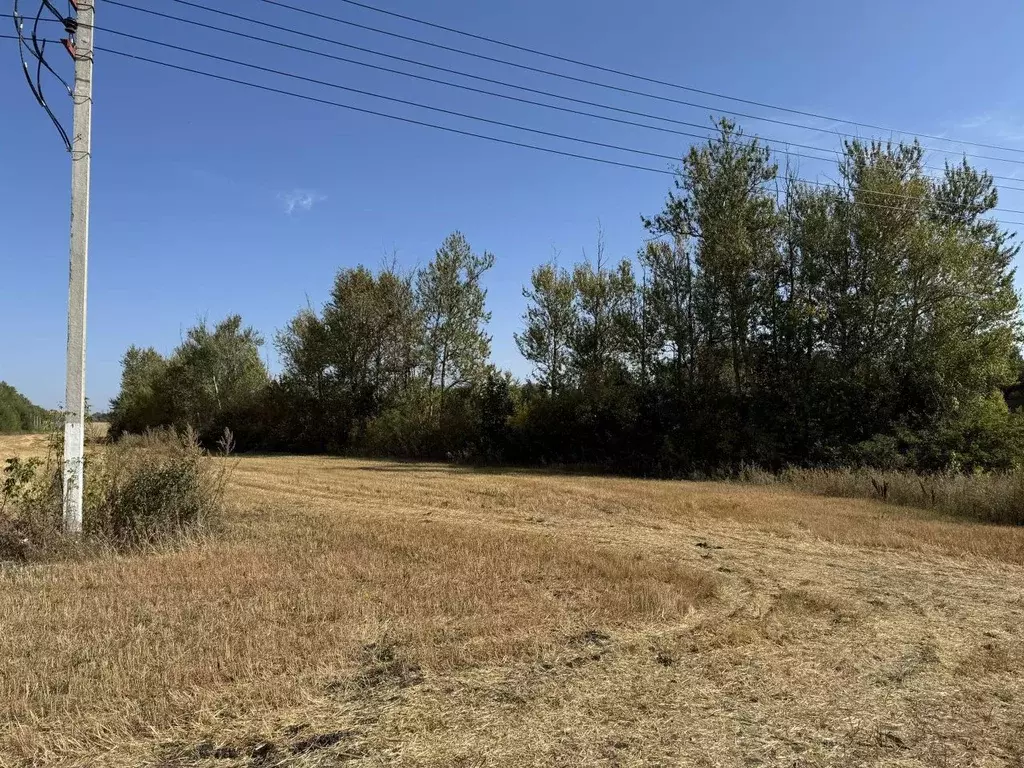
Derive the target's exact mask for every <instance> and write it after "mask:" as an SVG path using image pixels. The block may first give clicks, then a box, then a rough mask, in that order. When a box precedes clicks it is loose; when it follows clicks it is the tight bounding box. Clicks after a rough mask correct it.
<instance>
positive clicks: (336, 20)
mask: <svg viewBox="0 0 1024 768" xmlns="http://www.w3.org/2000/svg"><path fill="white" fill-rule="evenodd" d="M261 1H262V2H264V3H268V4H270V5H276V6H279V7H281V8H286V9H288V10H291V11H295V12H297V13H301V14H304V15H307V16H312V17H315V18H318V19H323V20H325V21H331V22H334V23H336V24H344V25H345V26H349V27H353V28H355V29H361V30H364V31H366V32H373V33H375V34H379V35H386V36H388V37H393V38H396V39H398V40H405V41H407V42H412V43H417V44H419V45H426V46H429V47H431V48H437V49H439V50H443V51H449V52H451V53H457V54H460V55H462V56H469V57H472V58H474V59H480V60H482V61H489V62H492V63H495V64H502V65H504V66H508V67H516V68H518V69H523V70H526V71H529V72H536V73H538V74H542V75H547V76H549V77H557V78H561V79H563V80H571V81H573V82H577V83H583V84H586V85H593V86H596V87H598V88H606V89H609V90H613V91H618V92H620V93H629V94H632V95H634V96H643V97H645V98H648V99H656V100H658V101H665V102H669V103H672V104H680V105H682V106H686V107H694V108H697V109H707V110H711V111H712V112H721V113H722V114H726V115H733V116H734V117H742V118H744V119H747V120H760V121H763V122H768V123H775V124H776V125H785V126H788V127H790V128H800V129H802V130H809V131H817V132H819V133H831V134H833V135H835V136H840V137H843V138H859V136H857V134H853V133H849V132H845V131H837V130H834V129H831V128H815V127H813V126H808V125H804V124H803V123H794V122H792V121H788V120H779V119H777V118H772V117H763V116H760V115H751V114H747V113H744V112H736V111H734V110H724V109H720V108H717V107H711V106H708V105H706V104H697V103H695V102H692V101H684V100H682V99H674V98H672V97H670V96H661V95H659V94H655V93H649V92H647V91H639V90H636V89H634V88H624V87H622V86H618V85H611V84H609V83H602V82H600V81H598V80H588V79H587V78H584V77H576V76H574V75H567V74H565V73H563V72H555V71H553V70H550V69H542V68H540V67H533V66H530V65H529V64H520V63H517V62H514V61H509V60H507V59H500V58H498V57H496V56H487V55H486V54H482V53H475V52H473V51H465V50H462V49H460V48H455V47H452V46H450V45H444V44H443V43H436V42H433V41H430V40H423V39H422V38H418V37H413V36H411V35H403V34H400V33H398V32H391V31H389V30H386V29H380V28H379V27H371V26H369V25H368V24H360V23H358V22H355V21H349V20H348V19H342V18H340V17H338V16H331V15H329V14H326V13H320V12H318V11H311V10H309V9H306V8H300V7H299V6H296V5H290V4H288V3H284V2H280V0H261ZM173 2H176V3H180V4H182V5H187V6H190V7H192V8H199V9H201V10H209V9H207V8H206V7H205V6H202V5H199V4H197V3H193V2H190V1H189V0H173ZM248 20H249V21H252V22H253V23H257V24H263V22H261V21H259V20H258V19H252V18H249V19H248ZM947 141H948V139H947ZM960 143H968V142H960ZM996 148H997V149H1005V150H1006V151H1014V152H1024V150H1014V149H1012V148H1009V147H996ZM924 149H928V150H929V151H934V152H943V153H945V154H953V153H954V150H940V149H937V148H934V147H924ZM965 154H967V153H965ZM969 156H971V157H976V158H978V159H980V160H992V161H996V162H1001V163H1020V164H1024V160H1010V159H1008V158H1005V157H991V156H988V155H977V154H971V155H969Z"/></svg>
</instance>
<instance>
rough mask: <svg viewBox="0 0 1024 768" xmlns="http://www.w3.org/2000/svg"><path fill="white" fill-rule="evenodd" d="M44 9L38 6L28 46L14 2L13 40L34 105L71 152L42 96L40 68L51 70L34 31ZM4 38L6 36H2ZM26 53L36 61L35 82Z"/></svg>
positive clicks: (67, 137) (65, 136) (41, 44)
mask: <svg viewBox="0 0 1024 768" xmlns="http://www.w3.org/2000/svg"><path fill="white" fill-rule="evenodd" d="M44 8H45V5H40V6H39V12H38V13H37V14H36V21H35V24H34V25H33V29H32V35H31V39H32V45H31V46H30V45H29V43H28V41H27V40H25V31H24V17H22V15H21V13H20V12H19V10H18V0H14V7H13V12H12V14H11V17H12V18H13V20H14V31H15V32H16V33H17V35H16V36H15V37H14V38H13V39H15V40H17V41H18V54H19V56H20V58H21V68H22V72H23V73H24V75H25V81H26V82H27V83H28V87H29V90H30V91H31V92H32V95H33V96H34V97H35V100H36V103H37V104H39V106H40V107H42V108H43V110H44V111H45V112H46V115H47V117H49V118H50V122H51V123H53V126H54V128H56V129H57V133H58V134H59V135H60V138H61V141H62V142H63V143H64V148H65V150H67V151H68V152H70V151H71V137H70V136H69V135H68V132H67V131H66V130H64V126H63V125H61V122H60V120H59V119H58V118H57V116H56V115H55V114H54V113H53V110H52V109H50V106H49V105H48V104H47V103H46V98H45V96H44V95H43V87H42V68H43V66H45V67H46V68H47V69H48V70H49V71H51V72H53V69H52V68H51V67H50V65H49V64H48V63H47V62H46V59H45V50H44V49H45V46H46V43H47V41H46V40H40V39H39V36H38V34H37V30H36V28H37V27H38V25H39V19H40V17H41V16H42V12H43V9H44ZM4 37H5V38H6V37H8V36H7V35H4ZM26 51H28V53H29V55H30V56H31V57H33V58H35V59H36V80H35V82H33V81H32V75H31V73H30V72H29V68H28V61H26V59H25V52H26ZM53 74H54V75H56V76H57V79H58V80H60V81H61V83H63V84H64V87H65V88H66V87H67V83H64V81H63V79H62V78H61V77H60V76H59V75H57V73H56V72H54V73H53ZM69 93H70V90H69Z"/></svg>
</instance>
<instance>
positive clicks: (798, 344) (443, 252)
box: [114, 121, 1024, 474]
mask: <svg viewBox="0 0 1024 768" xmlns="http://www.w3.org/2000/svg"><path fill="white" fill-rule="evenodd" d="M771 157H772V156H771V153H770V151H769V149H768V148H767V147H766V146H765V145H764V144H763V143H762V142H760V141H759V140H757V139H756V138H750V137H747V136H745V135H744V134H743V132H742V131H741V130H739V128H737V127H736V126H735V125H734V124H732V123H730V122H728V121H723V122H722V123H721V124H720V125H719V132H718V135H717V136H716V137H714V138H713V139H711V140H709V141H708V142H707V143H706V144H704V145H699V146H693V147H691V148H690V150H689V151H688V153H687V154H686V155H685V156H684V157H683V158H682V162H681V165H680V168H679V172H678V175H677V178H676V182H675V186H674V188H673V189H672V190H671V191H670V192H669V194H668V197H667V199H666V201H665V204H664V206H663V208H662V210H661V211H658V212H655V213H654V214H653V215H652V216H650V217H649V218H645V219H644V223H645V225H646V227H647V229H648V231H649V233H650V235H651V237H650V238H649V240H648V241H647V242H646V243H645V244H644V246H643V248H642V249H641V250H640V251H639V252H638V253H637V255H636V257H635V258H622V259H618V260H614V259H609V258H607V257H606V254H605V247H604V243H603V240H602V239H601V238H600V236H599V239H598V247H597V250H596V253H595V254H594V258H593V259H587V258H584V259H582V260H581V261H580V263H578V264H575V265H572V266H571V267H567V268H562V267H560V266H558V265H557V264H556V263H554V262H550V263H546V264H543V265H541V266H538V267H537V268H536V269H534V270H533V273H532V275H531V277H530V282H529V285H528V286H526V287H525V288H524V290H523V296H524V298H525V300H526V310H525V313H524V314H523V316H522V327H521V328H520V329H519V330H518V332H517V333H515V336H514V338H515V342H516V345H517V346H518V348H519V350H520V352H521V353H522V355H523V357H524V358H525V359H526V360H527V361H528V362H529V364H530V365H531V366H532V371H531V377H530V379H529V381H528V382H527V383H525V384H521V383H518V382H516V381H515V380H514V379H512V378H511V377H510V376H509V375H508V374H505V373H502V372H500V371H498V370H496V369H495V368H494V367H493V365H492V364H491V363H490V361H489V357H490V341H491V340H490V337H489V335H488V332H487V326H488V323H489V321H490V312H489V311H488V310H487V308H486V298H487V292H486V290H485V287H484V279H485V276H486V274H487V272H488V270H490V269H491V267H492V266H493V264H494V257H493V256H492V255H490V254H489V253H487V252H483V253H482V254H481V253H476V252H474V251H473V250H472V249H471V247H470V245H469V243H468V242H467V241H466V238H465V237H464V236H462V235H461V234H459V233H458V232H456V233H453V234H452V235H450V236H449V237H448V238H446V239H445V241H444V242H443V243H442V244H441V247H440V248H439V249H438V250H437V252H436V253H435V255H434V257H433V259H432V260H431V261H430V262H429V263H428V264H427V265H426V266H425V267H424V268H423V269H421V270H420V271H419V272H417V273H415V274H401V273H399V272H398V271H396V269H395V268H394V267H393V266H391V267H385V268H382V269H380V270H378V271H376V272H374V271H372V270H369V269H367V268H365V267H361V266H360V267H354V268H347V269H344V270H342V271H341V272H339V273H338V275H337V277H336V279H335V282H334V285H333V288H332V291H331V294H330V298H329V299H328V301H327V302H326V304H325V305H324V306H323V307H322V308H321V309H319V310H317V309H315V308H312V307H307V308H305V309H302V310H301V311H299V312H298V313H297V315H296V316H295V317H294V318H293V319H292V321H291V322H290V323H289V324H288V325H287V326H286V327H285V328H284V329H283V330H282V331H281V332H279V333H278V335H277V337H276V347H277V350H278V352H279V354H280V358H281V363H282V372H281V374H280V376H278V377H277V378H276V379H275V380H273V381H269V382H268V380H267V376H266V372H265V371H264V370H263V368H262V365H260V364H259V357H258V354H257V353H256V350H257V349H258V345H259V339H258V337H257V336H256V335H255V334H254V333H253V332H251V331H249V330H246V329H242V326H241V321H240V319H238V318H232V319H229V321H226V324H221V325H218V326H217V327H216V328H214V329H213V330H212V331H209V330H207V329H206V327H205V325H202V326H200V327H198V328H196V329H193V331H190V332H189V336H188V338H187V339H186V342H185V343H184V344H183V345H182V347H180V348H179V349H178V350H176V351H175V353H174V354H173V355H172V356H171V357H170V358H168V359H166V360H164V359H163V358H161V357H160V355H158V354H157V353H156V352H154V351H153V350H140V349H135V348H133V349H131V350H129V351H128V353H127V354H126V356H125V359H124V377H123V385H122V392H121V395H119V397H118V399H117V400H116V401H115V403H114V412H115V416H116V419H115V423H116V425H117V426H118V428H119V429H121V430H137V429H141V428H143V427H145V426H152V425H155V424H159V423H170V424H176V425H180V424H183V423H189V424H193V425H197V426H200V427H203V426H206V425H213V424H214V423H218V424H219V422H220V421H223V419H224V418H226V417H227V416H226V415H229V414H234V418H236V419H241V418H242V417H243V415H244V417H245V419H246V420H247V423H248V424H249V425H250V430H249V432H248V433H246V431H245V430H244V429H243V428H242V425H241V424H228V425H227V426H231V427H232V428H233V429H234V430H235V431H236V433H237V434H239V436H240V438H239V439H240V441H242V442H243V447H245V442H244V441H243V437H246V438H248V440H249V443H248V444H249V447H260V448H276V449H287V450H309V451H324V450H328V451H359V452H365V453H374V454H389V455H399V456H408V457H431V458H451V457H469V458H473V457H475V458H477V459H481V460H487V461H511V462H523V463H585V464H590V465H597V466H602V467H606V468H609V469H615V470H620V471H629V472H637V473H644V474H680V473H687V472H698V471H699V472H704V471H720V470H723V469H725V470H729V469H735V468H738V467H739V466H741V465H745V464H756V465H760V466H763V467H767V468H779V467H782V466H786V465H814V466H821V465H833V466H834V465H840V464H842V465H873V466H884V467H899V468H911V469H923V470H933V469H958V470H971V469H977V468H1009V467H1015V466H1017V465H1018V464H1019V463H1020V462H1021V460H1022V459H1024V420H1022V417H1021V415H1020V414H1019V413H1018V411H1017V410H1016V408H1017V407H1018V406H1019V405H1020V404H1021V402H1022V398H1021V396H1020V392H1021V391H1024V385H1021V384H1020V383H1019V382H1020V381H1022V380H1024V378H1022V377H1020V376H1019V374H1020V372H1021V370H1022V368H1024V366H1022V360H1021V356H1020V353H1019V351H1018V342H1019V340H1020V334H1021V316H1020V306H1019V299H1018V296H1017V294H1016V292H1015V291H1014V288H1013V269H1012V263H1013V259H1014V257H1015V256H1016V255H1017V252H1018V248H1017V246H1016V245H1015V244H1014V243H1013V241H1012V239H1011V237H1010V235H1008V234H1007V233H1006V232H1005V231H1003V230H1002V229H1001V228H1000V227H999V225H998V224H997V223H996V222H995V221H993V220H992V219H991V218H990V217H989V214H990V212H991V211H992V209H993V208H994V207H995V206H996V204H997V195H996V190H995V187H994V185H993V181H992V177H991V176H989V175H988V174H986V173H983V172H980V171H977V170H975V169H974V168H972V167H970V166H969V165H968V164H967V163H966V162H964V163H961V164H957V165H950V166H948V167H947V168H946V170H945V172H944V173H943V174H942V175H941V176H940V177H938V178H932V177H930V176H929V175H928V174H926V173H925V170H924V167H923V152H922V148H921V147H920V146H919V145H918V144H917V143H904V144H883V143H877V142H875V143H863V142H859V141H852V142H849V143H847V144H846V145H845V146H844V147H843V151H842V153H841V159H840V162H839V164H838V168H837V178H838V182H837V183H835V184H830V185H818V184H814V185H812V184H808V183H805V182H801V181H799V180H796V179H795V178H791V177H789V176H788V175H787V174H786V172H785V171H780V169H779V168H778V167H777V166H776V165H775V164H774V163H773V162H772V160H771ZM1014 382H1017V383H1016V384H1014ZM1011 385H1012V386H1011ZM1004 390H1005V391H1008V392H1009V393H1010V399H1009V401H1008V400H1007V399H1006V398H1004V397H1003V391H1004ZM1008 402H1009V403H1010V405H1008V404H1007V403H1008ZM241 405H244V406H245V408H247V409H248V410H245V409H240V408H239V406H241ZM211 414H215V415H211Z"/></svg>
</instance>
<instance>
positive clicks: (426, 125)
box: [95, 46, 1024, 227]
mask: <svg viewBox="0 0 1024 768" xmlns="http://www.w3.org/2000/svg"><path fill="white" fill-rule="evenodd" d="M95 50H97V51H100V52H102V53H108V54H112V55H115V56H120V57H123V58H127V59H133V60H136V61H143V62H146V63H149V64H154V65H157V66H160V67H165V68H168V69H173V70H177V71H179V72H187V73H190V74H194V75H199V76H201V77H206V78H210V79H213V80H219V81H221V82H226V83H232V84H235V85H241V86H244V87H246V88H252V89H254V90H259V91H263V92H266V93H275V94H278V95H282V96H288V97H291V98H294V99H298V100H301V101H306V102H310V103H315V104H322V105H325V106H332V107H336V108H340V109H345V110H349V111H352V112H359V113H362V114H366V115H373V116H375V117H383V118H386V119H389V120H395V121H397V122H402V123H407V124H409V125H416V126H420V127H424V128H433V129H435V130H439V131H444V132H446V133H452V134H456V135H460V136H469V137H472V138H478V139H483V140H485V141H490V142H494V143H497V144H504V145H507V146H513V147H520V148H523V149H531V150H535V151H538V152H544V153H547V154H552V155H559V156H562V157H571V158H575V159H579V160H588V161H591V162H596V163H601V164H604V165H611V166H616V167H619V168H629V169H633V170H639V171H646V172H649V173H657V174H660V175H664V176H672V177H676V178H678V177H679V176H684V177H685V174H684V173H682V172H681V171H678V170H667V169H662V168H652V167H650V166H643V165H638V164H635V163H627V162H622V161H618V160H611V159H608V158H601V157H594V156H592V155H583V154H580V153H576V152H569V151H566V150H561V149H554V148H552V147H544V146H541V145H537V144H529V143H527V142H522V141H516V140H512V139H504V138H500V137H497V136H489V135H487V134H482V133H476V132H474V131H467V130H463V129H460V128H454V127H452V126H446V125H439V124H437V123H430V122H427V121H425V120H417V119H414V118H410V117H404V116H400V115H393V114H390V113H387V112H380V111H377V110H373V109H367V108H365V107H357V106H355V105H352V104H346V103H343V102H339V101H333V100H331V99H325V98H321V97H317V96H310V95H307V94H302V93H297V92H295V91H288V90H285V89H283V88H275V87H273V86H269V85H264V84H262V83H254V82H251V81H248V80H242V79H239V78H235V77H229V76H227V75H221V74H217V73H214V72H208V71H205V70H202V69H196V68H194V67H187V66H184V65H181V64H173V63H171V62H167V61H161V60H159V59H154V58H151V57H148V56H142V55H140V54H135V53H129V52H126V51H120V50H117V49H113V48H105V47H101V46H96V48H95ZM776 194H778V193H776ZM912 199H914V200H918V201H920V200H921V198H912ZM850 202H851V203H852V204H854V205H858V206H863V207H868V208H876V209H884V210H892V211H899V212H905V211H906V210H907V208H906V207H896V206H890V205H881V204H877V203H869V202H865V201H860V200H851V201H850ZM997 221H999V223H1001V224H1003V225H1004V226H1021V227H1024V221H1007V220H1001V219H1000V220H997Z"/></svg>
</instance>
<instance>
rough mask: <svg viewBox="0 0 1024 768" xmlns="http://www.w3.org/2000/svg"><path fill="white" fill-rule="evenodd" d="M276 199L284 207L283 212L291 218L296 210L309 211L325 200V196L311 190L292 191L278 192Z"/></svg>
mask: <svg viewBox="0 0 1024 768" xmlns="http://www.w3.org/2000/svg"><path fill="white" fill-rule="evenodd" d="M277 199H278V200H280V201H281V204H282V205H283V206H284V212H285V213H287V214H288V215H289V216H291V215H292V214H293V213H294V212H295V211H297V210H300V211H308V210H310V209H311V208H312V207H313V206H314V205H316V204H317V203H322V202H323V201H324V200H326V199H327V195H322V194H320V193H319V192H317V191H315V190H312V189H293V190H290V191H288V192H279V193H278V194H277Z"/></svg>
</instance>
